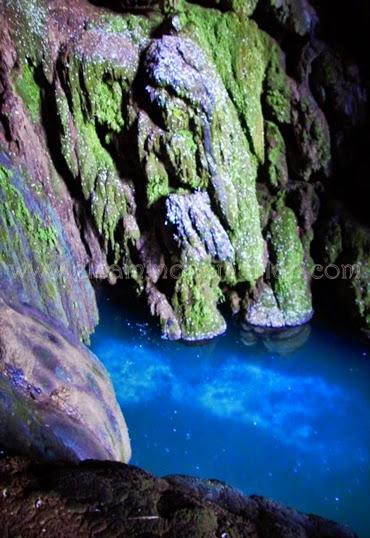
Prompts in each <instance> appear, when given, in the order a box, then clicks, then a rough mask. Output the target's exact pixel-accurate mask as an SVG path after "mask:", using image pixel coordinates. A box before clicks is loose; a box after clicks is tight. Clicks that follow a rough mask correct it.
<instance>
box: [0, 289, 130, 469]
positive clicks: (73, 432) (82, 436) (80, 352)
mask: <svg viewBox="0 0 370 538" xmlns="http://www.w3.org/2000/svg"><path fill="white" fill-rule="evenodd" d="M0 439H1V444H2V447H3V448H6V449H7V450H11V451H13V452H15V453H17V454H25V455H28V456H31V457H33V458H34V459H36V460H39V461H53V460H61V461H69V462H71V461H72V462H76V461H80V460H85V459H92V458H94V459H102V460H107V459H108V460H116V461H124V462H127V461H128V460H129V459H130V455H131V449H130V441H129V438H128V433H127V428H126V424H125V421H124V419H123V416H122V412H121V410H120V408H119V406H118V403H117V401H116V398H115V395H114V391H113V387H112V384H111V381H110V379H109V377H108V374H107V372H106V371H105V369H104V367H103V366H102V365H101V363H100V362H99V361H98V359H97V358H96V357H95V356H94V355H93V354H92V353H91V352H89V351H88V349H87V348H85V346H83V345H82V344H80V343H79V342H78V340H77V338H76V337H74V336H73V334H72V333H71V332H69V331H67V330H66V329H64V328H63V326H62V325H61V324H60V323H59V324H58V323H56V322H53V321H52V320H51V319H49V318H47V317H46V316H45V315H44V314H42V313H41V312H39V311H37V310H35V309H34V308H31V307H29V306H24V305H18V306H14V305H12V304H10V303H8V302H6V301H4V300H3V299H2V298H1V296H0Z"/></svg>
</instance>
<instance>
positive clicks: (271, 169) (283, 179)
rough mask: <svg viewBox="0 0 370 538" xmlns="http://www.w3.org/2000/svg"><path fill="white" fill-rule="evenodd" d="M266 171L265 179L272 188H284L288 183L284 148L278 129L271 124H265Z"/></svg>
mask: <svg viewBox="0 0 370 538" xmlns="http://www.w3.org/2000/svg"><path fill="white" fill-rule="evenodd" d="M265 138H266V160H265V165H266V171H267V179H268V182H269V183H270V185H271V186H272V187H274V188H276V187H279V186H285V185H286V183H287V182H288V165H287V160H286V147H285V142H284V138H283V136H282V134H281V133H280V130H279V128H278V127H277V126H276V125H275V124H274V123H272V122H269V121H267V122H265Z"/></svg>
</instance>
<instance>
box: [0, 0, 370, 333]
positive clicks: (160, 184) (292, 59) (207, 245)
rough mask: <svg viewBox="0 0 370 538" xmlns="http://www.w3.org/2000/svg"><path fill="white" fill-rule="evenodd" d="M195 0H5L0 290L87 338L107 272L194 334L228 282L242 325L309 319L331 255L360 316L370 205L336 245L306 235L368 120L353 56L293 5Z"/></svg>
mask: <svg viewBox="0 0 370 538" xmlns="http://www.w3.org/2000/svg"><path fill="white" fill-rule="evenodd" d="M200 3H201V4H202V5H201V6H200V5H196V4H195V3H186V2H166V1H165V2H158V3H156V2H149V3H148V2H147V3H145V2H129V1H127V2H121V1H117V2H113V1H112V2H94V3H89V2H88V1H87V0H78V1H77V2H72V1H67V2H65V3H63V5H61V4H60V3H57V2H56V3H51V2H47V1H46V0H16V1H12V2H10V1H8V0H2V10H1V13H2V15H1V17H2V21H1V36H0V41H1V57H0V78H1V86H0V90H1V95H2V100H1V105H0V106H1V109H0V120H1V121H0V146H1V151H2V156H1V160H0V166H1V168H0V204H1V205H0V222H1V234H2V235H1V237H2V241H1V246H0V275H1V288H2V291H3V293H5V294H6V295H7V296H8V297H9V298H10V299H13V300H14V299H15V300H17V299H21V300H22V301H27V302H28V303H30V304H32V305H34V306H35V307H37V308H39V309H41V310H42V311H43V312H45V313H46V314H47V315H51V316H52V317H57V318H58V319H61V320H62V321H63V323H64V324H65V325H66V326H68V327H69V328H70V329H71V330H72V331H74V333H75V334H76V335H78V336H79V337H82V338H84V339H85V340H88V337H89V334H91V332H92V331H93V329H94V326H95V324H96V323H97V319H98V318H97V316H98V314H97V310H96V304H95V297H94V291H93V287H92V280H93V279H95V278H108V279H109V280H110V281H111V282H113V281H116V280H117V279H116V277H115V276H113V275H112V274H111V273H110V271H109V269H108V267H109V266H112V265H114V266H115V267H116V266H118V267H119V268H120V270H121V274H123V275H124V278H125V282H124V284H125V285H126V286H127V285H134V286H135V287H136V289H137V291H138V293H143V294H145V295H146V297H147V301H148V304H149V307H150V309H151V311H152V313H154V314H155V315H157V316H158V318H159V320H160V324H161V327H162V331H163V333H164V334H165V335H167V336H168V337H170V338H184V339H190V340H194V339H202V338H209V337H212V336H214V335H216V334H219V333H220V332H223V331H224V330H225V321H224V319H223V317H222V316H221V314H220V312H219V310H218V305H219V303H220V302H221V301H223V300H224V299H225V298H226V299H227V298H228V297H229V296H230V294H232V295H233V296H234V297H235V294H237V296H238V304H239V305H240V315H241V317H242V318H244V319H245V320H246V321H247V322H248V323H250V324H251V325H256V326H268V327H286V326H295V325H299V324H301V323H303V322H305V321H307V320H308V319H309V318H310V317H311V316H312V312H313V308H312V298H311V289H310V288H311V273H312V268H313V262H314V261H315V262H316V263H322V262H323V263H328V260H329V261H330V263H337V262H338V263H339V261H340V262H341V263H346V264H348V263H356V264H357V265H358V267H359V272H358V275H357V279H355V278H351V279H350V281H349V282H343V281H342V279H341V281H340V282H337V285H338V287H339V288H340V289H342V288H343V289H344V292H343V293H344V294H345V295H346V296H347V299H346V300H344V301H343V303H342V304H343V305H345V308H346V310H347V312H349V313H350V314H351V316H352V318H353V320H354V321H355V322H356V323H357V324H358V325H360V326H361V327H363V328H365V329H366V328H368V327H369V319H370V318H369V301H370V299H369V296H370V295H369V288H368V284H366V283H367V282H368V281H369V279H368V267H369V248H368V243H366V240H365V239H364V241H365V243H366V244H365V243H364V241H363V240H362V239H361V237H360V236H361V234H362V236H364V237H365V236H366V235H367V231H366V228H364V225H366V218H364V216H363V215H353V214H352V213H353V211H352V209H353V206H352V205H350V206H349V207H347V208H346V211H347V217H346V221H345V222H349V221H350V222H351V224H350V225H347V224H344V227H345V230H344V229H343V227H342V231H341V232H340V233H341V234H342V236H343V234H344V235H345V237H346V238H347V239H346V240H345V241H344V243H345V245H346V246H345V247H343V250H342V251H341V256H339V257H338V256H337V257H334V258H333V256H331V257H330V256H329V257H328V256H327V255H326V254H325V253H327V252H328V251H330V250H333V249H334V250H335V251H336V252H337V253H338V255H339V249H340V248H341V246H340V245H339V244H337V243H335V244H334V242H335V241H337V240H339V239H338V234H334V235H330V234H329V236H328V237H323V234H320V233H318V234H316V232H315V230H316V229H317V228H318V229H325V226H329V227H331V229H332V226H333V225H332V224H330V223H332V222H333V218H334V220H335V219H337V218H339V217H338V216H337V214H336V213H334V214H333V215H329V214H328V212H327V211H326V209H325V208H326V204H325V203H324V204H323V202H326V200H329V199H334V198H335V197H337V198H342V200H344V202H346V196H345V195H344V193H343V190H344V189H343V187H342V183H343V182H342V180H341V177H342V176H343V174H345V173H348V170H349V166H350V163H353V162H354V161H355V159H356V157H358V155H357V153H356V151H358V150H357V147H356V146H355V145H354V143H353V133H355V136H357V135H358V133H359V132H362V131H361V130H364V129H365V127H366V126H367V122H368V120H367V93H366V72H365V71H364V70H362V71H361V61H362V60H361V55H360V54H359V53H358V51H357V50H356V49H355V48H354V47H353V48H354V50H349V49H348V50H347V49H346V48H345V47H346V46H347V44H346V43H343V44H338V43H336V42H335V41H334V39H333V36H332V31H331V32H330V31H329V30H327V28H326V24H327V20H328V16H327V13H326V12H325V10H324V9H323V8H321V9H320V7H319V6H315V5H311V4H309V3H308V1H307V0H299V1H294V2H293V1H290V0H284V1H283V2H280V3H278V4H276V3H275V2H271V1H269V0H260V1H259V2H257V1H256V0H249V1H247V2H244V1H243V2H240V1H237V0H235V1H234V0H233V1H228V0H225V1H221V0H220V1H216V0H215V1H212V0H209V1H205V2H200ZM326 31H327V33H326ZM326 36H327V40H326V41H325V38H326ZM347 48H348V47H347ZM351 54H352V56H351ZM356 62H358V63H356ZM345 148H350V152H349V154H348V158H346V157H345V158H344V156H343V152H346V153H347V151H346V149H345ZM356 162H357V161H356ZM365 165H366V162H365V159H363V166H365ZM360 169H361V167H359V166H358V164H357V165H356V170H354V169H353V174H355V175H356V177H357V175H358V174H359V173H360ZM336 178H339V179H338V180H336ZM333 181H338V184H339V187H338V186H336V187H333ZM362 189H364V187H362ZM365 192H366V188H365ZM339 226H340V225H339ZM360 230H363V232H361V231H360ZM324 235H325V233H324ZM341 245H343V241H342V243H341ZM312 256H313V257H314V260H313V257H312ZM325 260H326V262H325ZM138 267H140V270H138ZM120 284H122V283H120ZM318 304H319V303H318Z"/></svg>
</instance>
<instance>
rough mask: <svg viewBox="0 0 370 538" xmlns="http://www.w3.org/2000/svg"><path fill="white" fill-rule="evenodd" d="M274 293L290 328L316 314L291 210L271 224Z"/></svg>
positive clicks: (281, 213)
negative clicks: (312, 313)
mask: <svg viewBox="0 0 370 538" xmlns="http://www.w3.org/2000/svg"><path fill="white" fill-rule="evenodd" d="M270 232H271V242H270V246H271V250H272V255H273V263H274V266H273V269H272V272H273V290H274V293H275V297H276V299H277V302H278V305H279V308H280V309H281V310H282V312H283V315H284V318H285V322H286V324H287V325H294V324H298V323H299V322H301V321H302V319H305V318H307V317H308V316H309V315H310V313H311V311H312V304H311V296H310V291H309V287H308V284H307V279H306V267H305V255H304V250H303V246H302V243H301V241H300V238H299V235H298V228H297V221H296V218H295V215H294V213H293V211H292V210H291V209H289V208H284V209H282V210H280V212H279V213H278V214H277V216H276V217H275V218H274V219H273V221H272V223H271V225H270Z"/></svg>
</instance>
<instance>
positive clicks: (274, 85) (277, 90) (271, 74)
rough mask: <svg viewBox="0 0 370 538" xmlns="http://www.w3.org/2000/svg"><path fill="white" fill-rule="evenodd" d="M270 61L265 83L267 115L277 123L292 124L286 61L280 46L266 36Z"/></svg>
mask: <svg viewBox="0 0 370 538" xmlns="http://www.w3.org/2000/svg"><path fill="white" fill-rule="evenodd" d="M265 40H266V49H267V50H268V51H269V52H268V61H267V68H266V76H265V83H264V104H265V107H266V112H267V114H268V115H269V116H270V117H271V119H273V120H274V121H276V122H277V123H290V122H291V90H290V83H289V79H288V76H287V74H286V69H285V59H284V55H283V52H282V51H281V49H280V47H279V45H278V44H277V43H276V42H275V41H274V40H273V39H272V38H270V37H269V36H267V35H266V36H265Z"/></svg>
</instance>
